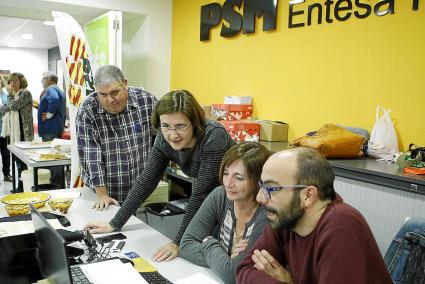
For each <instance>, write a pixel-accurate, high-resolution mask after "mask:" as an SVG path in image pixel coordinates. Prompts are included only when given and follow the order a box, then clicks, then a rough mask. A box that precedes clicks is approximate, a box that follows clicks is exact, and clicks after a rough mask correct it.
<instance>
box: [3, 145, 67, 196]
mask: <svg viewBox="0 0 425 284" xmlns="http://www.w3.org/2000/svg"><path fill="white" fill-rule="evenodd" d="M7 149H8V150H9V151H10V153H11V154H12V190H13V192H16V172H15V163H16V158H18V159H19V160H21V161H22V162H23V163H24V164H26V165H27V167H32V168H34V188H35V191H37V190H38V169H39V168H45V167H53V166H64V167H65V166H69V165H71V159H67V160H55V161H43V162H36V161H34V160H32V159H30V158H29V157H28V156H27V155H26V153H28V151H34V149H21V148H19V147H17V146H15V145H7ZM18 178H19V177H18ZM63 183H65V179H64V182H63ZM61 186H62V187H63V188H65V184H62V185H61Z"/></svg>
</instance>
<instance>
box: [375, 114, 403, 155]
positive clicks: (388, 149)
mask: <svg viewBox="0 0 425 284" xmlns="http://www.w3.org/2000/svg"><path fill="white" fill-rule="evenodd" d="M381 109H382V111H383V114H382V116H379V113H380V110H381ZM390 112H391V110H390V109H388V110H386V109H384V108H383V107H381V106H377V107H376V122H375V125H374V126H373V129H372V133H371V134H370V140H369V142H368V145H367V154H368V155H369V156H371V157H375V158H379V159H384V160H393V157H394V156H395V155H396V154H397V153H398V141H397V135H396V133H395V129H394V125H393V122H392V120H391V117H390Z"/></svg>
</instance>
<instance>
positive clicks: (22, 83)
mask: <svg viewBox="0 0 425 284" xmlns="http://www.w3.org/2000/svg"><path fill="white" fill-rule="evenodd" d="M13 77H17V78H18V80H19V85H20V86H21V89H25V88H26V87H28V82H27V79H25V76H24V75H23V74H22V73H19V72H14V73H12V74H10V79H11V80H13Z"/></svg>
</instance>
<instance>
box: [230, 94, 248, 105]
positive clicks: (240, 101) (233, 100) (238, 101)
mask: <svg viewBox="0 0 425 284" xmlns="http://www.w3.org/2000/svg"><path fill="white" fill-rule="evenodd" d="M224 103H225V104H234V105H252V97H251V96H242V97H239V96H225V97H224Z"/></svg>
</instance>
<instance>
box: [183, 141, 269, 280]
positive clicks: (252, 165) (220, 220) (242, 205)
mask: <svg viewBox="0 0 425 284" xmlns="http://www.w3.org/2000/svg"><path fill="white" fill-rule="evenodd" d="M268 157H269V151H268V150H267V149H266V148H265V147H264V146H262V145H261V144H258V143H256V142H242V143H240V144H237V145H235V146H233V147H232V148H230V149H229V151H227V153H226V154H225V155H224V158H223V161H222V163H221V167H220V181H221V183H222V186H219V187H217V188H216V189H214V191H213V192H212V193H211V194H210V195H208V197H207V198H206V199H205V201H204V203H202V206H201V208H199V210H198V212H197V213H196V215H195V216H194V217H193V219H192V221H190V224H189V226H188V227H187V229H186V232H185V233H184V235H183V238H182V241H181V243H180V255H181V257H183V258H185V259H187V260H189V261H190V262H193V263H195V264H198V265H202V266H205V267H210V268H211V269H212V270H213V271H214V273H216V274H217V275H218V276H219V277H220V278H221V279H222V280H223V282H224V283H235V282H236V279H235V271H236V267H237V265H238V264H239V262H240V261H241V260H242V259H243V258H244V256H245V255H246V253H247V252H248V251H249V248H250V247H251V246H252V245H253V244H254V243H255V241H256V240H257V239H258V237H259V236H260V235H261V233H262V232H263V229H264V226H265V225H266V223H267V215H266V210H265V209H264V208H263V207H262V206H260V205H259V204H258V202H257V201H256V196H257V193H258V190H259V186H258V182H259V180H260V177H261V171H262V169H263V165H264V163H265V162H266V160H267V158H268Z"/></svg>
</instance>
